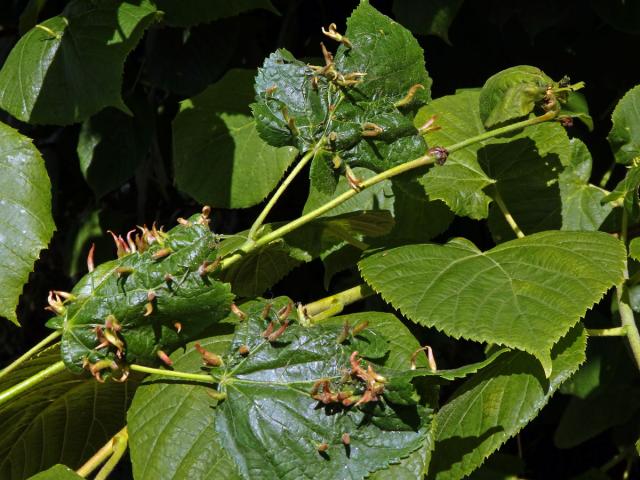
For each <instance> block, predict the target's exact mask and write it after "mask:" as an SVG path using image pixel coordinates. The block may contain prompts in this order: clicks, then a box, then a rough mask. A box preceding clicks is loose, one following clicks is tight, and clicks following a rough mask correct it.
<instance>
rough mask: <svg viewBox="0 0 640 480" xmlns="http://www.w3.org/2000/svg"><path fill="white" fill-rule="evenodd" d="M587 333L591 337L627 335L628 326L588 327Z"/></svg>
mask: <svg viewBox="0 0 640 480" xmlns="http://www.w3.org/2000/svg"><path fill="white" fill-rule="evenodd" d="M587 335H589V336H590V337H625V336H626V335H627V327H613V328H587Z"/></svg>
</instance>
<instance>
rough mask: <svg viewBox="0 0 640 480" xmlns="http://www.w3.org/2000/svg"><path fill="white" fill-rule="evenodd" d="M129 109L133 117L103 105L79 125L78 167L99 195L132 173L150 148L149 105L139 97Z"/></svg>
mask: <svg viewBox="0 0 640 480" xmlns="http://www.w3.org/2000/svg"><path fill="white" fill-rule="evenodd" d="M132 110H133V111H134V112H135V116H134V117H132V116H130V115H127V114H125V113H123V112H121V111H120V110H117V109H115V108H106V109H104V110H102V111H101V112H99V113H98V114H96V115H93V116H92V117H91V118H89V119H88V120H85V121H84V122H83V123H82V126H81V127H80V136H79V137H78V146H77V153H78V159H79V160H80V170H81V171H82V175H83V176H84V178H85V180H86V181H87V183H88V184H89V186H90V187H91V189H92V190H93V192H94V193H95V194H96V197H98V198H100V197H102V196H104V195H105V194H106V193H109V192H110V191H112V190H114V189H116V188H118V187H119V186H120V185H122V184H123V183H124V182H125V181H127V180H128V179H129V178H131V177H133V175H134V173H135V171H136V168H137V167H138V165H140V163H141V162H142V160H143V159H144V157H145V156H146V155H147V152H148V150H149V145H150V143H151V133H152V131H151V128H152V127H151V125H152V121H153V117H152V116H151V115H152V114H151V112H150V111H149V106H148V104H146V102H144V103H143V102H139V101H138V102H135V107H132Z"/></svg>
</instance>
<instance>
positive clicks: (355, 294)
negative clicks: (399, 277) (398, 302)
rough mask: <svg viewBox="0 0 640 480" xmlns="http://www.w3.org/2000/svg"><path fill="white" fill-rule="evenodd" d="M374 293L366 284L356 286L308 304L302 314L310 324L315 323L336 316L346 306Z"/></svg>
mask: <svg viewBox="0 0 640 480" xmlns="http://www.w3.org/2000/svg"><path fill="white" fill-rule="evenodd" d="M374 293H375V292H374V291H373V290H372V289H371V288H370V287H369V286H368V285H366V284H361V285H357V286H355V287H353V288H350V289H348V290H344V291H342V292H338V293H335V294H333V295H330V296H328V297H325V298H321V299H320V300H316V301H315V302H311V303H308V304H306V305H305V306H304V307H303V312H304V314H305V315H306V317H308V318H309V320H310V321H311V322H317V321H320V320H323V319H325V318H328V317H330V316H333V315H337V314H338V313H340V312H342V310H343V309H344V307H346V306H347V305H351V304H352V303H354V302H357V301H360V300H363V299H365V298H367V297H369V296H371V295H373V294H374ZM327 312H331V314H330V315H326V313H327Z"/></svg>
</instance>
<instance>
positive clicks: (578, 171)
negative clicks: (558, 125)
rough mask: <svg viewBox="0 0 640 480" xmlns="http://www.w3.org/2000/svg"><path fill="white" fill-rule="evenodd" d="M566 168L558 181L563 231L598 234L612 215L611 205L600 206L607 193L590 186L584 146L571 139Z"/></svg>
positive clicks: (588, 155) (587, 158)
mask: <svg viewBox="0 0 640 480" xmlns="http://www.w3.org/2000/svg"><path fill="white" fill-rule="evenodd" d="M570 144H571V156H570V160H569V165H568V166H567V167H566V168H565V170H564V171H563V172H562V173H561V174H560V176H559V177H558V180H559V186H560V196H561V198H562V230H589V231H590V230H598V229H599V228H600V225H602V223H603V222H604V220H605V219H606V218H607V216H608V215H609V213H611V210H612V207H611V204H609V203H605V204H604V205H603V204H602V203H601V202H602V199H603V198H604V197H605V195H606V192H605V191H604V190H603V189H601V188H598V187H596V186H595V185H592V184H590V183H589V178H590V177H591V165H592V161H591V154H590V153H589V150H588V149H587V146H586V145H585V144H584V143H582V142H581V141H580V140H578V139H577V138H572V139H571V141H570Z"/></svg>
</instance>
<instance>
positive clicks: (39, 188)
mask: <svg viewBox="0 0 640 480" xmlns="http://www.w3.org/2000/svg"><path fill="white" fill-rule="evenodd" d="M54 230H55V224H54V223H53V217H52V215H51V182H50V181H49V176H48V174H47V170H46V168H45V165H44V161H43V160H42V157H41V156H40V152H38V150H37V149H36V147H35V146H34V145H33V143H32V142H31V140H30V139H29V138H27V137H25V136H23V135H21V134H20V133H19V132H18V131H17V130H14V129H13V128H11V127H9V126H8V125H5V124H4V123H2V122H0V269H1V270H2V275H1V276H0V317H5V318H7V319H9V320H10V321H12V322H13V323H15V324H18V318H17V317H16V307H17V305H18V299H19V298H20V295H21V294H22V288H23V286H24V284H25V283H27V280H28V279H29V273H30V272H31V271H32V270H33V264H34V262H35V261H36V260H37V259H38V257H39V256H40V252H41V251H42V249H44V248H46V247H47V245H48V244H49V240H51V237H52V236H53V232H54Z"/></svg>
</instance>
